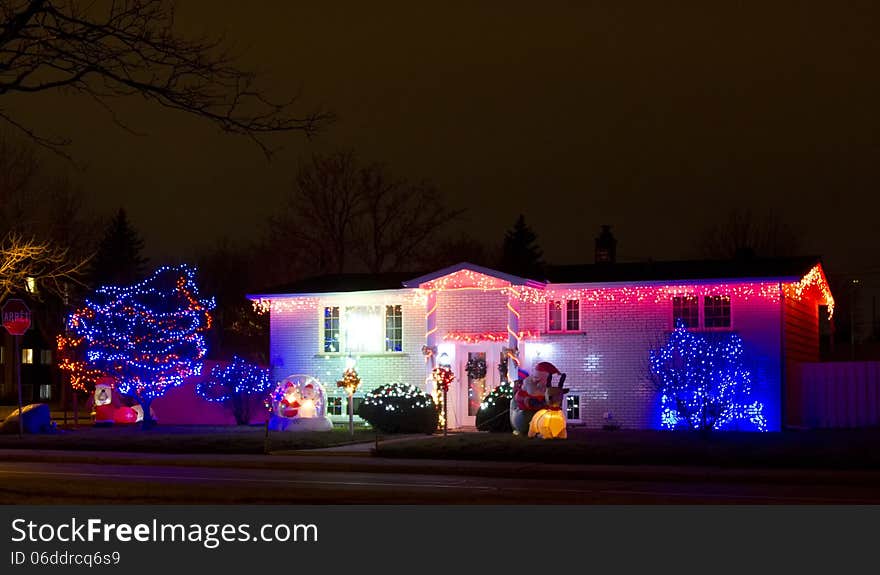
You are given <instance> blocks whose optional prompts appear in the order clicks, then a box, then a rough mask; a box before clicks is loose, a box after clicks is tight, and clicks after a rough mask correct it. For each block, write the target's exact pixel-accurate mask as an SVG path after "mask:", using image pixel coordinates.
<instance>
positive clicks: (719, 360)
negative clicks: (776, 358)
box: [650, 322, 767, 432]
mask: <svg viewBox="0 0 880 575" xmlns="http://www.w3.org/2000/svg"><path fill="white" fill-rule="evenodd" d="M650 365H651V381H652V382H653V383H654V386H655V388H656V389H657V392H658V394H659V396H660V420H661V425H662V426H663V427H664V428H666V429H693V430H699V431H703V432H708V431H712V430H723V429H733V430H752V431H766V429H767V421H766V419H765V418H764V415H763V410H764V406H763V404H762V403H761V402H759V401H756V400H755V398H754V397H753V396H752V375H751V372H750V371H749V370H748V369H747V368H746V367H745V365H744V362H743V343H742V339H741V338H740V337H739V336H738V335H737V334H735V333H730V332H723V333H712V332H706V333H697V332H691V331H688V330H687V328H685V327H684V325H683V324H682V323H680V322H679V323H678V325H677V326H676V328H675V330H673V332H672V333H671V334H670V335H669V339H668V341H667V342H666V344H664V345H662V346H660V347H658V348H657V349H654V350H651V352H650Z"/></svg>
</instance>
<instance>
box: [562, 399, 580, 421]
mask: <svg viewBox="0 0 880 575" xmlns="http://www.w3.org/2000/svg"><path fill="white" fill-rule="evenodd" d="M565 418H566V419H569V420H575V421H580V419H581V396H580V395H566V396H565Z"/></svg>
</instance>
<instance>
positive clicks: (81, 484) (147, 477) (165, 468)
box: [0, 461, 880, 504]
mask: <svg viewBox="0 0 880 575" xmlns="http://www.w3.org/2000/svg"><path fill="white" fill-rule="evenodd" d="M0 503H4V504H11V503H19V504H31V503H197V504H200V503H240V504H248V503H256V504H264V503H272V504H309V503H311V504H343V503H379V504H391V503H394V504H413V503H429V504H441V503H442V504H486V503H491V504H496V503H509V504H513V503H534V504H545V503H558V504H563V503H566V504H599V503H601V504H622V503H634V504H692V503H720V504H764V503H767V504H770V503H784V504H797V503H801V504H847V503H874V504H876V503H880V485H872V484H856V485H846V484H829V483H827V482H825V483H824V484H810V483H809V482H803V481H798V482H791V483H786V482H779V481H774V482H767V483H761V482H755V481H748V482H741V481H739V482H737V481H726V482H725V481H712V480H709V481H707V480H690V481H674V480H662V481H654V480H651V479H647V478H646V479H632V478H629V479H621V480H614V479H607V478H606V479H595V480H591V479H583V478H580V479H565V478H564V477H548V478H546V479H521V478H516V477H503V478H499V477H480V476H473V475H454V474H448V473H444V474H437V475H434V474H428V473H396V472H358V471H346V472H340V471H324V470H292V469H250V468H226V467H198V466H192V467H189V466H181V465H161V464H158V465H157V464H151V465H122V464H112V463H82V462H50V463H45V462H29V461H5V462H2V463H0Z"/></svg>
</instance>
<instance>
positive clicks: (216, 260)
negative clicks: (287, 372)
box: [198, 238, 269, 362]
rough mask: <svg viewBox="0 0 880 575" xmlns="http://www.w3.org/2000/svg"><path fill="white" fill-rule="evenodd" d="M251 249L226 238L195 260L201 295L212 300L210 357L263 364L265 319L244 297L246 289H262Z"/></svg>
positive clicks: (264, 354)
mask: <svg viewBox="0 0 880 575" xmlns="http://www.w3.org/2000/svg"><path fill="white" fill-rule="evenodd" d="M252 252H253V250H252V248H249V247H245V246H237V245H234V244H232V243H230V242H229V240H228V239H226V238H223V239H221V240H220V241H219V242H218V243H217V245H216V246H215V247H214V248H212V249H211V250H210V251H208V252H207V253H205V254H203V255H202V256H201V257H199V258H198V265H199V277H200V284H201V287H202V290H201V291H202V292H203V293H206V294H210V295H212V296H213V297H214V299H215V301H216V306H215V308H214V311H213V312H212V313H211V317H212V318H213V320H214V321H213V329H212V330H211V331H210V332H209V333H208V335H207V337H208V338H209V346H208V350H209V353H210V355H211V357H212V358H220V359H228V358H230V357H232V356H234V355H240V356H244V357H246V358H248V359H252V360H257V361H262V362H265V361H266V360H267V357H266V350H267V349H269V340H268V337H269V322H268V320H269V316H268V314H262V315H261V314H257V313H256V312H255V311H254V309H253V305H252V304H251V302H250V301H249V300H248V299H247V298H246V297H245V296H246V294H247V293H248V290H256V289H260V288H265V287H267V286H268V283H265V280H264V278H263V277H262V274H260V275H258V274H257V273H256V272H258V271H260V269H259V268H260V266H261V265H262V263H261V262H254V261H252Z"/></svg>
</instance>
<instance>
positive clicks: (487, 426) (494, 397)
mask: <svg viewBox="0 0 880 575" xmlns="http://www.w3.org/2000/svg"><path fill="white" fill-rule="evenodd" d="M511 399H513V384H512V383H510V382H507V381H506V382H504V383H502V384H501V385H499V386H498V387H496V388H495V389H493V390H492V391H491V392H490V393H489V395H487V396H486V398H485V399H484V400H483V403H481V404H480V409H479V411H477V429H479V430H480V431H492V432H494V433H511V432H512V431H513V427H511V425H510V412H509V410H510V400H511Z"/></svg>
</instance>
